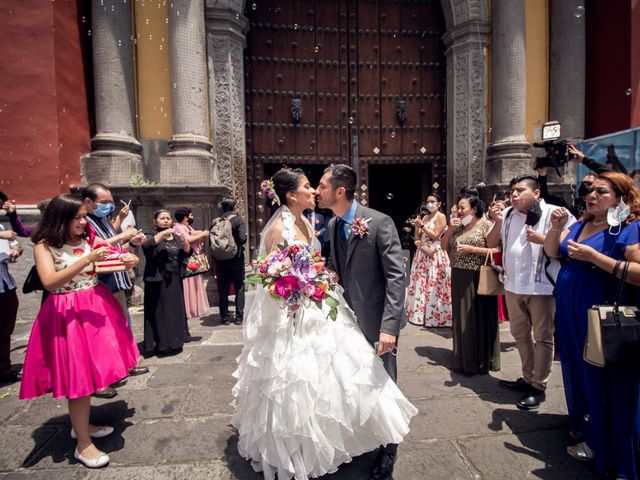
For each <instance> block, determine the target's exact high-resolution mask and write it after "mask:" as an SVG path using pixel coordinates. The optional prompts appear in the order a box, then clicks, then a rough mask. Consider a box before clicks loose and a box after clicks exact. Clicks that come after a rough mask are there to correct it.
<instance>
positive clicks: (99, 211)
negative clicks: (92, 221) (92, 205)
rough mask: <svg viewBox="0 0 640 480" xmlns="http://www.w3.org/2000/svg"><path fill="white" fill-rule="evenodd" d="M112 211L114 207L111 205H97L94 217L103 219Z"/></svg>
mask: <svg viewBox="0 0 640 480" xmlns="http://www.w3.org/2000/svg"><path fill="white" fill-rule="evenodd" d="M114 209H115V206H114V205H113V203H99V204H98V207H97V208H96V211H95V212H94V215H95V216H96V217H100V218H104V217H106V216H108V215H110V214H111V212H113V210H114Z"/></svg>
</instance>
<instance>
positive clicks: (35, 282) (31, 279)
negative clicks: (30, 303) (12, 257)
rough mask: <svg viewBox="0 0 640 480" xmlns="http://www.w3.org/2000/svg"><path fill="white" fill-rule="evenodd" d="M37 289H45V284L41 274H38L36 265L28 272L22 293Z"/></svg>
mask: <svg viewBox="0 0 640 480" xmlns="http://www.w3.org/2000/svg"><path fill="white" fill-rule="evenodd" d="M36 290H44V286H43V285H42V282H41V281H40V276H39V275H38V270H37V269H36V266H35V265H34V266H33V267H31V270H29V273H27V278H25V280H24V285H22V293H31V292H35V291H36Z"/></svg>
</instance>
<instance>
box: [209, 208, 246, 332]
mask: <svg viewBox="0 0 640 480" xmlns="http://www.w3.org/2000/svg"><path fill="white" fill-rule="evenodd" d="M220 207H221V208H222V218H229V219H230V220H229V221H230V222H231V228H232V229H233V240H234V241H235V242H236V245H237V246H238V253H237V254H236V256H235V257H234V258H232V259H230V260H217V261H216V271H217V273H218V277H219V279H220V295H219V297H220V318H221V321H222V324H223V325H229V323H231V321H232V319H233V317H232V316H231V314H230V313H229V288H230V285H231V284H233V288H234V290H235V292H236V300H235V305H236V311H235V319H234V320H233V323H235V324H236V325H242V317H243V315H244V244H245V243H247V226H246V224H245V223H244V220H243V219H242V218H241V217H240V216H239V215H238V214H236V213H235V212H234V211H235V208H236V200H235V199H234V198H231V197H227V198H225V199H223V200H222V202H221V203H220Z"/></svg>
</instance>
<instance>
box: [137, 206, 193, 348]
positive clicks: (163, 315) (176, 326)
mask: <svg viewBox="0 0 640 480" xmlns="http://www.w3.org/2000/svg"><path fill="white" fill-rule="evenodd" d="M153 218H154V221H155V227H154V228H153V229H152V230H151V231H150V232H148V233H147V235H146V239H145V241H144V242H143V244H142V250H143V251H144V256H145V259H146V265H145V267H144V351H145V353H146V354H148V355H149V354H152V353H153V352H155V353H156V354H160V355H169V354H174V353H179V352H180V351H182V346H183V345H184V342H185V338H186V333H187V332H186V330H185V328H184V325H185V321H186V316H185V311H184V295H183V292H182V276H183V273H184V272H183V269H184V265H183V263H184V260H185V259H186V258H187V257H189V255H191V252H192V250H191V246H190V245H189V242H188V241H187V239H186V238H184V237H182V236H181V235H180V234H178V233H176V232H175V231H174V230H173V228H171V224H172V223H173V222H172V220H171V213H170V212H169V211H168V210H165V209H161V210H158V211H156V212H155V213H154V214H153Z"/></svg>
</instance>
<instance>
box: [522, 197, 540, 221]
mask: <svg viewBox="0 0 640 480" xmlns="http://www.w3.org/2000/svg"><path fill="white" fill-rule="evenodd" d="M541 217H542V208H540V202H539V201H538V200H534V201H533V203H531V206H530V207H529V210H528V211H527V219H526V220H525V221H524V223H525V225H529V226H530V227H533V226H534V225H536V224H537V223H538V222H539V221H540V218H541Z"/></svg>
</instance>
